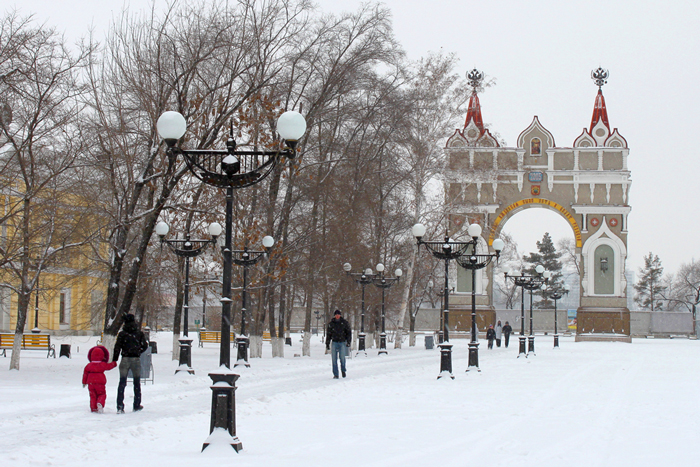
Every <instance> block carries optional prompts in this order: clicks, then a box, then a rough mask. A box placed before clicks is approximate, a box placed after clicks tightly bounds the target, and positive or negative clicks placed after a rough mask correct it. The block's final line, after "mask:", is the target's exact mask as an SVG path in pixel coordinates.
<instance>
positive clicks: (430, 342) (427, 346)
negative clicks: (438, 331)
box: [425, 336, 434, 350]
mask: <svg viewBox="0 0 700 467" xmlns="http://www.w3.org/2000/svg"><path fill="white" fill-rule="evenodd" d="M433 344H434V339H433V336H425V349H426V350H431V349H432V348H433Z"/></svg>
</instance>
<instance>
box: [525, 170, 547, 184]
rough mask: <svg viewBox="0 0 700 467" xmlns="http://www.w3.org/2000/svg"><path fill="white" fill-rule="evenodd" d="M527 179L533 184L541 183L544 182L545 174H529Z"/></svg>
mask: <svg viewBox="0 0 700 467" xmlns="http://www.w3.org/2000/svg"><path fill="white" fill-rule="evenodd" d="M527 179H528V180H530V181H531V182H535V183H539V182H541V181H542V180H544V173H542V172H530V173H529V174H527Z"/></svg>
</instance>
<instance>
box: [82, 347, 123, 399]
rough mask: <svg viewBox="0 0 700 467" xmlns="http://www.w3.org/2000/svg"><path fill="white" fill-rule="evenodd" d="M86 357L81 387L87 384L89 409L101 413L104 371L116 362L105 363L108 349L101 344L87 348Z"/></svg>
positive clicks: (105, 378) (103, 394)
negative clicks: (86, 361)
mask: <svg viewBox="0 0 700 467" xmlns="http://www.w3.org/2000/svg"><path fill="white" fill-rule="evenodd" d="M87 357H88V360H89V361H90V363H88V364H87V365H85V369H84V370H83V387H85V386H87V387H88V391H89V392H90V411H92V412H95V413H103V412H104V407H105V400H106V399H107V390H106V389H105V385H106V384H107V377H106V376H105V371H108V370H111V369H113V368H114V367H116V366H117V363H116V362H111V363H107V362H109V350H107V348H106V347H103V346H101V345H97V346H95V347H93V348H91V349H90V350H88V354H87Z"/></svg>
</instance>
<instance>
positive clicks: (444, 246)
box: [413, 224, 472, 379]
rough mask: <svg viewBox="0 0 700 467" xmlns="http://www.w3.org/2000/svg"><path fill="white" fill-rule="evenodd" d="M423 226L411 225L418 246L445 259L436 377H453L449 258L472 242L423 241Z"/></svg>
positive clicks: (448, 239) (465, 249) (464, 250)
mask: <svg viewBox="0 0 700 467" xmlns="http://www.w3.org/2000/svg"><path fill="white" fill-rule="evenodd" d="M425 231H426V229H425V226H424V225H423V224H416V225H414V226H413V236H414V237H416V241H417V242H418V248H420V246H421V245H425V247H426V248H427V249H428V251H429V252H430V253H432V255H433V256H434V257H435V258H437V259H441V260H444V261H445V290H444V300H443V304H444V305H443V306H444V310H443V312H442V313H443V329H442V332H443V335H444V341H443V342H441V343H440V344H438V347H440V374H439V375H438V379H440V378H442V377H443V376H445V375H447V376H449V377H450V378H452V379H454V376H453V375H452V344H450V331H449V323H450V320H449V310H450V304H449V301H450V300H449V296H450V290H449V288H450V285H449V269H450V260H453V259H457V258H459V257H460V256H462V255H463V254H464V252H466V251H467V248H469V245H471V244H472V242H471V241H469V242H456V241H454V240H452V239H451V238H450V237H448V236H447V235H445V240H444V241H442V242H438V241H431V242H424V241H423V236H424V235H425Z"/></svg>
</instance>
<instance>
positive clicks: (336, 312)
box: [333, 310, 341, 316]
mask: <svg viewBox="0 0 700 467" xmlns="http://www.w3.org/2000/svg"><path fill="white" fill-rule="evenodd" d="M340 314H341V313H340V310H335V313H333V315H334V316H335V315H340Z"/></svg>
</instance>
